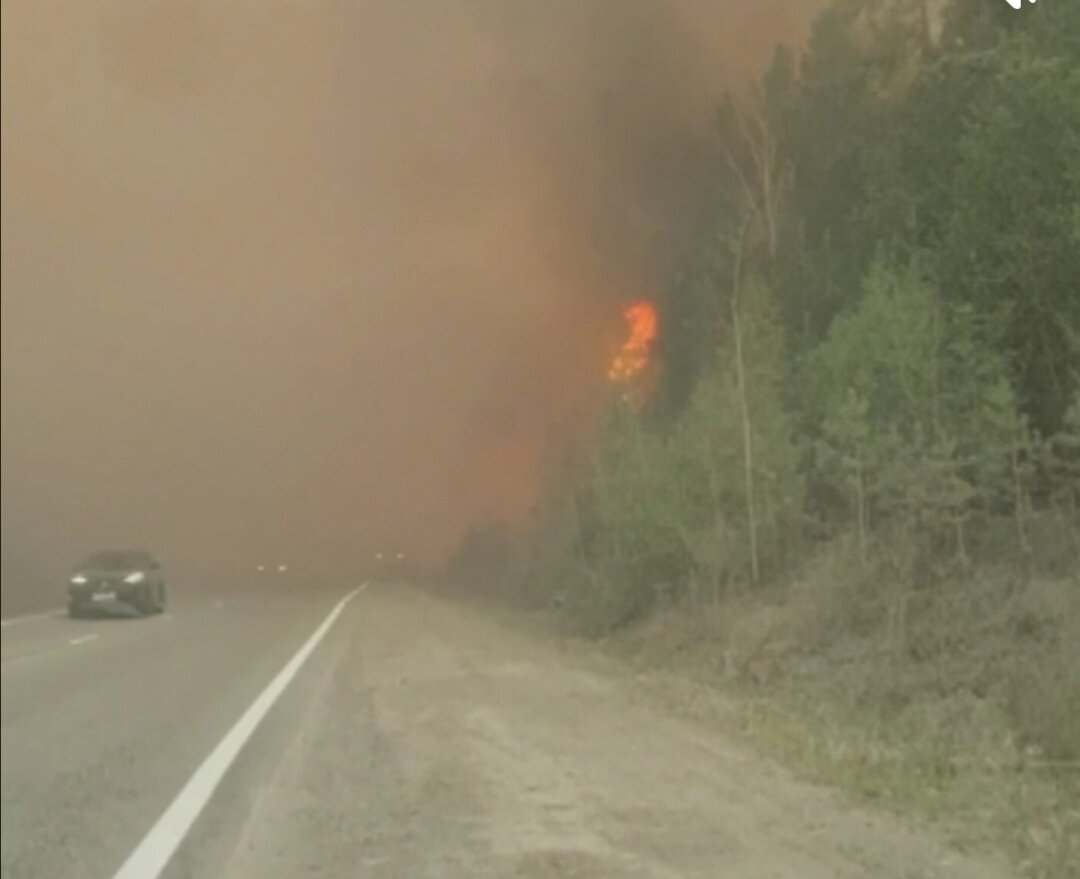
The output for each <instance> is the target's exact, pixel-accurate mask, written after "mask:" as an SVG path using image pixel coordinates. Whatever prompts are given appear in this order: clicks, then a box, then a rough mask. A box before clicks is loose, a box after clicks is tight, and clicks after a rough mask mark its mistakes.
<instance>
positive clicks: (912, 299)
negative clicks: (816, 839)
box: [504, 0, 1080, 876]
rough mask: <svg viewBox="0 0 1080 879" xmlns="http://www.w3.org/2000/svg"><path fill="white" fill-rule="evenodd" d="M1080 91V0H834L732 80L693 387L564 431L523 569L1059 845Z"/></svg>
mask: <svg viewBox="0 0 1080 879" xmlns="http://www.w3.org/2000/svg"><path fill="white" fill-rule="evenodd" d="M1028 9H1032V10H1033V9H1035V8H1034V7H1028ZM1078 95H1080V7H1078V6H1077V5H1076V4H1074V3H1054V4H1051V3H1047V4H1045V7H1044V5H1043V4H1039V6H1038V9H1037V11H1036V12H1034V13H1032V12H1029V13H1028V14H1026V15H1023V16H1017V15H1015V14H1014V13H1013V10H1011V9H1009V7H1008V6H1007V5H1006V4H1003V3H985V2H982V0H955V2H952V3H947V4H943V3H920V4H913V3H908V2H891V0H874V2H870V0H837V2H834V3H833V4H832V5H831V6H829V7H828V8H827V9H826V10H825V11H824V12H823V13H822V15H821V16H820V17H819V19H818V20H817V22H816V25H815V27H814V30H813V33H812V36H811V39H810V41H809V43H808V45H807V47H806V49H805V51H804V52H802V53H800V54H796V53H793V52H789V51H787V50H782V51H779V52H778V53H777V54H776V56H775V60H774V62H773V64H772V65H771V67H770V68H769V70H768V72H767V74H766V75H765V76H764V77H763V78H762V80H761V81H760V82H758V83H756V84H755V85H754V86H753V87H750V88H746V89H743V90H741V91H739V92H738V93H733V94H731V95H730V96H729V97H728V98H727V99H726V100H725V101H724V102H723V105H722V106H721V107H719V108H718V111H717V117H716V123H717V125H716V134H717V136H716V141H715V156H714V161H713V169H712V176H711V178H710V180H709V181H708V186H709V189H710V192H711V193H712V196H711V199H712V203H711V214H710V216H711V227H710V233H709V234H708V235H707V236H705V237H704V239H703V240H702V241H701V242H700V243H698V244H696V245H695V246H694V247H692V248H690V253H691V256H689V257H688V258H687V259H686V260H685V261H684V262H683V264H682V266H681V271H680V272H678V273H677V274H676V275H675V276H673V277H672V278H671V279H670V282H669V284H668V286H667V288H666V289H665V290H664V291H663V294H662V296H661V297H660V306H661V313H662V323H661V346H662V351H661V355H662V366H663V375H664V379H663V382H662V384H661V387H660V388H659V390H658V392H657V394H656V395H655V397H654V398H653V400H652V402H651V404H650V405H649V406H648V407H647V408H646V409H645V410H644V411H641V412H637V411H633V410H632V409H629V408H627V407H625V406H623V405H621V404H619V403H618V402H615V403H613V405H612V408H611V411H610V412H609V414H608V419H607V423H606V426H605V427H604V429H603V430H602V431H601V434H600V438H599V441H598V443H597V444H596V445H595V446H594V447H593V448H592V449H591V450H589V452H588V453H586V454H574V453H573V452H570V453H567V454H553V455H552V463H551V467H550V468H549V473H550V478H549V480H548V486H549V494H548V497H547V498H546V499H545V500H544V501H543V502H541V504H540V506H539V510H538V514H537V517H536V522H535V523H534V528H533V529H532V533H531V534H530V535H529V536H528V538H527V539H526V540H525V541H524V542H523V546H522V551H521V552H520V554H519V560H520V563H521V565H522V566H523V570H521V571H513V570H511V571H509V572H508V573H507V576H506V578H505V580H504V582H506V583H508V584H515V583H516V584H517V586H518V588H520V589H522V590H523V591H524V592H525V593H526V596H527V597H528V599H529V600H530V601H533V602H540V603H547V602H552V601H553V602H554V603H555V604H556V605H559V606H562V607H563V613H562V617H563V618H564V619H566V620H568V621H569V622H570V623H571V624H572V625H573V626H575V627H577V628H583V629H585V630H586V631H589V632H592V633H612V632H616V631H620V632H624V633H625V632H626V631H627V626H628V624H629V623H631V622H639V621H642V620H644V619H646V618H649V619H650V621H651V623H652V625H651V626H649V627H643V628H639V629H636V630H634V633H632V634H625V637H627V638H644V637H646V635H645V634H640V633H641V632H643V631H644V632H649V631H652V632H655V631H667V630H665V629H661V628H658V627H663V626H670V625H675V623H672V622H671V621H672V620H678V619H683V620H687V621H688V622H686V623H683V624H681V625H683V627H684V628H683V629H681V630H679V629H677V631H680V632H681V633H682V634H680V635H678V637H679V639H680V640H679V642H678V643H679V644H680V645H681V646H680V647H679V650H680V651H681V652H682V653H686V652H689V653H690V654H692V655H695V656H700V657H701V662H702V663H703V664H704V667H705V668H709V669H715V668H721V669H723V671H722V674H723V675H724V677H725V679H727V680H732V679H734V680H736V681H738V682H741V684H743V685H747V686H750V687H751V692H752V694H753V697H752V698H753V700H754V701H753V703H752V704H759V702H760V700H770V699H773V700H775V699H777V698H778V697H777V694H778V693H781V692H785V691H786V690H790V693H791V695H790V697H789V698H787V700H786V701H784V700H783V699H781V702H782V704H783V705H785V706H789V705H792V704H794V705H797V706H803V707H799V708H797V709H795V714H796V719H795V720H794V721H791V722H790V723H789V724H788V725H786V726H783V730H784V732H782V733H779V734H778V735H779V736H780V737H781V738H782V739H783V742H784V744H783V749H784V755H785V756H790V753H791V751H792V750H795V751H797V752H798V753H801V754H804V755H817V756H813V757H812V759H811V760H810V762H811V767H812V769H811V771H812V773H813V774H814V775H815V777H822V778H825V779H827V780H834V779H837V778H839V779H842V780H843V781H844V782H845V783H847V784H850V785H852V786H855V787H857V788H858V789H859V790H872V791H873V792H874V794H875V796H878V795H884V796H886V797H887V798H888V799H889V801H890V802H892V803H894V804H902V805H906V806H911V805H912V804H913V803H916V804H917V811H919V812H920V814H923V815H926V814H930V813H933V812H934V810H935V809H939V808H940V803H942V802H949V803H951V806H950V807H949V810H948V811H949V812H950V813H951V817H953V818H957V817H959V816H962V815H969V817H971V823H972V824H973V825H977V826H979V827H981V828H983V831H984V832H986V833H988V834H990V835H994V836H995V839H1003V840H1006V843H1007V847H1009V848H1010V849H1011V850H1012V851H1013V853H1014V854H1016V856H1017V857H1018V858H1019V859H1020V861H1022V862H1023V864H1024V865H1025V866H1024V872H1025V874H1027V875H1032V876H1059V875H1060V876H1065V875H1075V873H1074V872H1071V871H1072V870H1073V869H1074V868H1075V866H1076V863H1077V859H1078V858H1080V852H1077V851H1076V849H1075V842H1074V841H1075V839H1077V838H1080V837H1078V836H1077V835H1076V832H1075V831H1076V829H1077V827H1078V826H1080V823H1078V822H1080V811H1078V810H1077V809H1076V808H1075V804H1076V799H1075V785H1073V786H1072V787H1071V788H1070V787H1069V777H1067V776H1066V775H1062V774H1060V773H1059V774H1058V775H1048V774H1046V769H1045V767H1046V766H1051V767H1053V766H1057V765H1059V764H1058V763H1055V762H1053V761H1065V762H1066V763H1069V761H1075V760H1076V759H1077V758H1078V757H1080V712H1078V711H1077V706H1078V705H1080V674H1078V671H1077V670H1078V668H1080V654H1078V653H1077V644H1078V643H1080V580H1078V579H1077V577H1078V572H1080V514H1078V509H1080V287H1078V285H1080V100H1078V99H1077V96H1078ZM665 607H668V608H671V607H674V608H675V609H676V612H675V613H671V614H666V615H663V616H661V615H659V614H658V613H657V611H658V610H659V609H661V608H665ZM748 607H749V608H753V607H758V608H767V610H768V613H767V614H765V616H764V617H762V616H760V615H758V616H755V615H754V614H755V612H754V611H753V610H747V608H748ZM685 608H689V609H690V610H691V613H690V614H680V613H678V612H677V611H679V610H682V609H685ZM762 613H764V611H762ZM763 618H764V619H766V620H771V621H773V622H771V623H769V625H768V626H765V627H764V629H763V628H762V626H763V623H762V619H763ZM709 620H712V621H715V622H713V623H707V622H705V621H709ZM687 626H691V628H689V629H687V628H686V627H687ZM703 626H704V628H702V627H703ZM695 627H696V628H695ZM687 631H689V632H691V633H692V634H691V635H687V634H686V632H687ZM671 649H672V650H674V649H675V648H674V647H672V648H671ZM665 651H667V648H666V647H664V648H661V650H660V655H667V652H665ZM770 651H772V652H771V653H770ZM668 652H670V651H668ZM765 655H767V656H770V657H771V658H769V659H768V661H767V662H765V664H764V665H762V662H764V660H762V659H761V657H762V656H765ZM763 684H764V686H763ZM808 699H809V700H811V701H813V702H814V706H813V708H812V709H807V708H805V704H806V702H807V700H808ZM823 706H827V707H823ZM779 710H780V711H781V714H782V713H783V711H786V710H787V708H786V707H785V708H783V709H779ZM808 710H809V711H810V714H811V715H812V716H811V717H810V718H808V717H807V711H808ZM838 718H859V719H860V720H858V723H861V724H863V725H862V726H860V727H858V730H859V731H857V732H854V733H851V734H850V738H849V739H845V740H843V743H842V744H841V745H837V744H836V742H835V741H834V740H833V739H831V738H830V739H828V740H827V741H825V742H824V743H822V742H820V741H818V738H816V736H818V733H819V732H820V734H821V735H822V736H828V735H840V736H841V737H842V736H843V734H842V733H837V732H836V730H837V729H839V728H840V727H839V726H837V724H838V720H837V719H838ZM759 722H761V721H760V719H758V720H755V721H754V723H759ZM845 722H847V721H845ZM828 730H832V733H829V732H827V731H828ZM759 735H767V733H759ZM991 740H992V742H991ZM792 742H795V743H797V744H794V745H793V744H792ZM988 742H990V744H987V743H988ZM823 753H824V754H833V755H841V756H834V757H833V758H828V757H824V758H823V757H821V756H820V755H821V754H823ZM881 754H888V755H891V756H890V757H889V759H888V760H883V759H882V758H881V756H880V755H881ZM974 754H981V755H982V756H980V757H979V758H978V759H979V760H983V761H985V762H984V767H985V766H991V767H993V766H1013V767H1015V766H1016V765H1029V764H1032V761H1034V763H1033V764H1032V765H1036V766H1039V767H1043V768H1036V769H1033V770H1032V774H1027V773H1023V774H1012V775H998V776H987V775H985V774H982V773H983V772H984V770H974V771H973V772H972V773H967V772H958V770H957V767H958V766H964V765H968V764H969V762H970V761H972V760H973V759H974V758H973V755H974ZM843 755H847V756H843ZM1033 755H1034V756H1033ZM808 759H809V758H808ZM1047 760H1049V761H1050V762H1049V763H1047V762H1045V761H1047ZM1039 761H1043V762H1041V763H1040V762H1039ZM856 765H857V766H858V767H859V768H858V769H855V768H853V767H855V766H856ZM1061 765H1065V764H1061ZM1069 765H1074V763H1069ZM823 767H824V768H823ZM803 768H805V765H803ZM990 778H992V779H993V780H988V779H990ZM984 786H985V787H984ZM979 790H981V791H983V792H982V793H981V794H978V795H975V794H973V793H972V792H973V791H979ZM1070 790H1072V793H1069V791H1070ZM969 800H970V802H969ZM989 801H995V802H1000V803H1001V807H1000V808H997V807H996V806H995V807H994V808H993V809H991V810H990V811H989V812H988V811H987V810H986V808H985V807H986V803H987V802H989ZM1070 803H1072V806H1070V805H1069V804H1070ZM991 813H992V814H991ZM1017 827H1025V828H1036V829H1032V830H1031V832H1030V833H1027V832H1026V831H1025V832H1023V833H1018V832H1016V831H1015V828H1017ZM995 828H996V829H995ZM1070 828H1071V829H1070ZM1071 840H1072V841H1071Z"/></svg>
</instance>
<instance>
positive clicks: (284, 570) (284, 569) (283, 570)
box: [277, 565, 289, 574]
mask: <svg viewBox="0 0 1080 879" xmlns="http://www.w3.org/2000/svg"><path fill="white" fill-rule="evenodd" d="M277 569H278V570H279V571H280V572H281V573H282V574H284V573H285V572H286V571H287V570H289V569H288V567H286V566H285V565H278V566H277Z"/></svg>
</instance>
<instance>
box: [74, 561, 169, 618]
mask: <svg viewBox="0 0 1080 879" xmlns="http://www.w3.org/2000/svg"><path fill="white" fill-rule="evenodd" d="M166 600H167V592H166V589H165V576H164V574H163V573H162V570H161V565H160V564H159V563H158V561H157V559H155V558H154V557H153V556H152V555H150V553H148V552H142V551H141V550H106V551H104V552H95V553H91V554H90V555H88V556H87V557H86V558H85V559H84V560H83V562H82V564H80V565H79V566H78V567H76V568H75V573H74V574H72V577H71V581H70V582H69V583H68V613H69V614H70V615H71V616H72V617H82V616H87V615H89V614H90V613H92V612H95V611H97V612H104V611H109V610H112V609H115V608H116V607H117V606H124V607H129V608H133V609H134V610H136V611H138V612H139V613H141V614H142V615H143V616H149V615H150V614H155V613H161V612H162V611H163V610H165V604H166Z"/></svg>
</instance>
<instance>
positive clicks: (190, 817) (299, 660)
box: [113, 584, 367, 879]
mask: <svg viewBox="0 0 1080 879" xmlns="http://www.w3.org/2000/svg"><path fill="white" fill-rule="evenodd" d="M364 585H365V586H366V585H367V584H364ZM363 588H364V587H363V586H361V587H360V588H359V589H354V590H353V591H352V592H350V593H349V594H348V595H346V596H345V597H344V598H342V599H341V601H339V602H338V603H337V604H336V605H335V606H334V609H333V610H332V611H330V614H329V615H328V616H327V617H326V619H324V620H323V621H322V623H321V624H320V625H319V627H318V628H317V629H316V630H315V631H314V632H313V633H312V635H311V637H310V638H308V639H307V641H305V642H304V646H303V647H301V648H300V649H299V650H298V651H297V652H296V655H295V656H293V658H292V659H290V660H289V661H288V662H287V663H286V664H285V667H284V668H282V669H281V671H279V672H278V673H277V676H276V677H275V678H274V679H273V680H272V681H270V683H269V684H267V686H266V689H264V690H263V691H262V692H261V693H260V694H259V696H258V698H256V699H255V701H254V702H252V703H251V705H250V706H249V707H248V709H247V710H246V711H245V712H244V713H243V714H242V715H241V717H240V719H239V720H238V721H236V723H235V724H234V725H233V727H232V729H230V730H229V731H228V732H227V733H226V734H225V738H223V739H222V740H221V741H220V742H218V743H217V746H216V747H215V748H214V750H213V751H211V752H210V756H208V757H207V758H206V759H205V760H203V762H202V765H200V766H199V768H198V769H196V770H195V774H194V775H192V776H191V778H189V779H188V781H187V784H185V785H184V786H183V788H181V790H180V793H178V794H177V795H176V798H175V799H174V800H173V801H172V802H171V803H170V804H169V807H168V808H167V809H166V810H165V811H164V812H163V813H162V815H161V817H160V818H158V820H157V823H155V824H154V826H153V827H151V828H150V831H149V833H147V834H146V836H144V837H143V840H142V842H140V843H139V844H138V845H137V846H136V847H135V850H134V851H133V852H132V853H131V855H129V856H128V859H127V860H126V861H125V862H124V864H123V866H122V867H121V868H120V869H119V870H118V871H117V872H116V875H115V876H114V877H113V879H155V877H157V876H159V875H161V871H162V870H164V869H165V865H166V864H168V862H169V858H171V857H172V855H173V852H175V851H176V849H177V848H178V847H179V845H180V843H181V842H183V840H184V837H185V836H187V834H188V831H189V830H191V826H192V825H193V824H194V823H195V819H196V818H198V817H199V813H200V812H202V810H203V808H204V807H205V806H206V804H207V803H208V802H209V801H210V797H211V796H212V795H213V793H214V790H215V789H216V788H217V786H218V784H219V783H220V782H221V779H222V777H224V775H225V772H226V771H227V770H228V768H229V767H230V766H231V765H232V762H233V761H234V760H235V759H236V756H237V754H239V753H240V749H241V748H243V747H244V745H245V744H246V743H247V740H248V739H250V738H251V735H252V733H254V732H255V730H256V729H257V728H258V726H259V723H260V722H261V721H262V719H263V717H265V716H266V713H267V712H268V711H269V710H270V709H271V708H272V707H273V706H274V703H275V702H276V701H277V700H278V698H279V697H280V696H281V694H282V693H283V692H284V690H285V688H286V687H287V686H288V685H289V682H290V681H292V679H293V678H294V677H295V676H296V673H297V672H298V671H299V670H300V668H301V666H303V664H304V662H305V661H306V660H307V658H308V656H310V655H311V652H312V651H313V650H314V649H315V648H316V647H317V646H318V645H319V642H320V641H322V639H323V637H324V636H325V635H326V633H327V632H328V631H329V630H330V627H331V626H332V625H333V624H334V621H335V620H337V618H338V617H339V616H340V615H341V612H342V611H343V610H344V609H345V605H347V604H348V603H349V602H350V601H352V599H353V598H355V597H356V595H357V594H358V593H359V592H360V590H361V589H363Z"/></svg>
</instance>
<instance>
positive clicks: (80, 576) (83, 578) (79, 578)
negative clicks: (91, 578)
mask: <svg viewBox="0 0 1080 879" xmlns="http://www.w3.org/2000/svg"><path fill="white" fill-rule="evenodd" d="M71 582H72V583H78V584H80V585H81V584H83V583H85V582H86V575H85V574H76V575H75V576H74V577H72V578H71Z"/></svg>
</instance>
